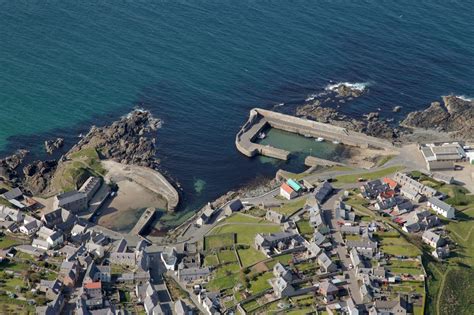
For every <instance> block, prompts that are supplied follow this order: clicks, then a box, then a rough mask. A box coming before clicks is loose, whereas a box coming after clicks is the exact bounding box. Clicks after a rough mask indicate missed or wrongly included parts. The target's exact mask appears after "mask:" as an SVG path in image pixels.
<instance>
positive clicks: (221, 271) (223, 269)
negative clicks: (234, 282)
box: [215, 262, 240, 278]
mask: <svg viewBox="0 0 474 315" xmlns="http://www.w3.org/2000/svg"><path fill="white" fill-rule="evenodd" d="M239 270H240V265H239V263H238V262H232V263H228V264H225V265H221V266H219V268H218V269H216V272H215V277H216V278H221V277H228V276H229V275H231V274H233V273H236V272H237V271H239Z"/></svg>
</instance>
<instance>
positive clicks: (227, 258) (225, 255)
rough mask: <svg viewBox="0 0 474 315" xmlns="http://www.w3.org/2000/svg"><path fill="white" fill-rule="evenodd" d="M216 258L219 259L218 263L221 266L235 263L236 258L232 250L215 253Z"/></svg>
mask: <svg viewBox="0 0 474 315" xmlns="http://www.w3.org/2000/svg"><path fill="white" fill-rule="evenodd" d="M217 256H218V257H219V261H220V263H221V264H225V263H231V262H236V261H237V257H236V256H235V252H234V250H233V249H229V250H221V251H219V252H218V253H217Z"/></svg>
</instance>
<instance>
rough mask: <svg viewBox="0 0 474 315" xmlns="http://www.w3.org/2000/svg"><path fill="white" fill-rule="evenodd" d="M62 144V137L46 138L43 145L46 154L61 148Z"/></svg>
mask: <svg viewBox="0 0 474 315" xmlns="http://www.w3.org/2000/svg"><path fill="white" fill-rule="evenodd" d="M63 145H64V139H63V138H56V139H55V140H46V141H45V142H44V147H45V149H46V152H47V153H48V154H53V153H54V151H56V150H57V149H59V148H61V147H62V146H63Z"/></svg>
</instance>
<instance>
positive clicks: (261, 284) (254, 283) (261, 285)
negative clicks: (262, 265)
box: [250, 271, 274, 295]
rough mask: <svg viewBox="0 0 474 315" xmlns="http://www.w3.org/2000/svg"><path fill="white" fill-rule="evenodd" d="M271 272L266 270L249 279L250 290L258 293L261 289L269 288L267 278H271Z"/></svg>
mask: <svg viewBox="0 0 474 315" xmlns="http://www.w3.org/2000/svg"><path fill="white" fill-rule="evenodd" d="M273 277H274V276H273V272H271V271H267V272H265V273H264V274H262V275H260V276H259V277H258V278H257V279H255V280H251V281H250V291H251V292H252V294H254V295H255V294H258V293H260V292H262V291H265V290H267V289H270V288H271V286H270V283H268V280H269V279H271V278H273Z"/></svg>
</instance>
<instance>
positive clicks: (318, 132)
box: [235, 108, 394, 161]
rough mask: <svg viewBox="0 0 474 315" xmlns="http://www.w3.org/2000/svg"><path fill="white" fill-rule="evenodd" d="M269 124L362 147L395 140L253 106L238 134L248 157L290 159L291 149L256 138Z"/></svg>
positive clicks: (238, 142)
mask: <svg viewBox="0 0 474 315" xmlns="http://www.w3.org/2000/svg"><path fill="white" fill-rule="evenodd" d="M269 126H270V127H272V128H276V129H281V130H285V131H288V132H293V133H296V134H300V135H303V136H311V137H314V138H318V137H323V138H325V139H326V140H329V141H338V142H340V143H342V144H346V145H351V146H357V147H360V148H369V147H375V148H379V149H392V148H394V146H393V144H392V143H391V142H389V141H386V140H384V139H379V138H375V137H371V136H367V135H365V134H363V133H360V132H355V131H350V130H347V129H345V128H341V127H337V126H333V125H330V124H325V123H320V122H316V121H311V120H307V119H303V118H298V117H294V116H290V115H285V114H281V113H277V112H273V111H269V110H265V109H261V108H254V109H252V110H251V111H250V117H249V119H248V121H247V122H246V123H245V124H244V125H243V126H242V128H241V129H240V131H239V132H238V133H237V135H236V137H235V145H236V147H237V149H238V150H239V151H240V152H241V153H242V154H244V155H246V156H248V157H253V156H256V155H257V154H261V155H265V156H269V157H273V158H277V159H280V160H285V161H286V160H288V158H289V156H290V152H288V151H285V150H282V149H278V148H275V147H272V146H269V145H266V146H265V145H261V144H258V143H255V142H253V141H254V140H255V139H256V137H257V136H258V134H259V133H260V132H261V131H262V130H263V129H265V128H267V127H269Z"/></svg>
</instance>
